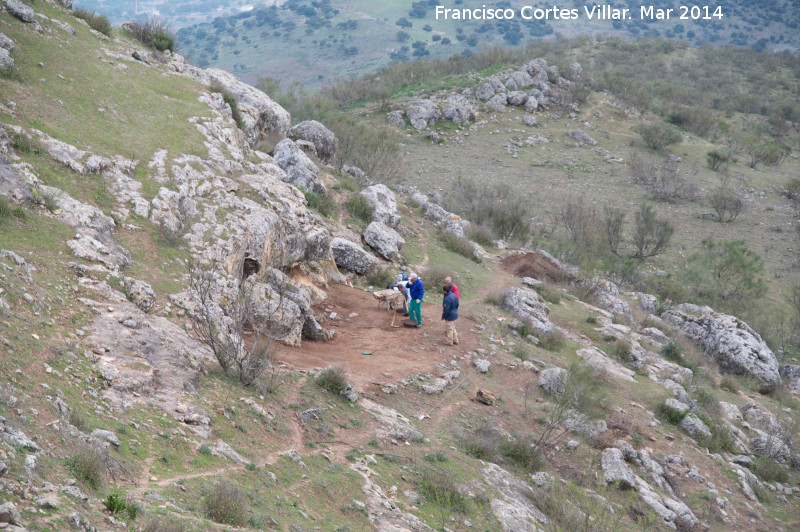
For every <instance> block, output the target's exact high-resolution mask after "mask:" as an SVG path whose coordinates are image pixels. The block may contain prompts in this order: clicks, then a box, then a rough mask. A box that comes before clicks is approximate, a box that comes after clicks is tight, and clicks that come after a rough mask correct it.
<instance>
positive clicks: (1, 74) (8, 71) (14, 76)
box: [0, 65, 22, 83]
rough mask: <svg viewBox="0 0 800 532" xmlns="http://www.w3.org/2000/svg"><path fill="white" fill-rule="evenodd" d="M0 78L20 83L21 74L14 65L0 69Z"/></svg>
mask: <svg viewBox="0 0 800 532" xmlns="http://www.w3.org/2000/svg"><path fill="white" fill-rule="evenodd" d="M0 78H3V79H9V80H11V81H16V82H18V83H22V74H21V73H20V71H19V69H18V68H17V67H16V65H13V66H9V67H5V68H0Z"/></svg>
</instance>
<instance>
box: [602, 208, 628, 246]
mask: <svg viewBox="0 0 800 532" xmlns="http://www.w3.org/2000/svg"><path fill="white" fill-rule="evenodd" d="M624 224H625V213H624V212H622V211H621V210H619V209H617V208H616V207H606V209H605V216H604V217H603V229H604V232H605V236H606V243H607V244H608V247H609V249H610V250H611V253H613V254H614V255H618V251H617V250H618V249H619V245H620V244H621V243H622V229H623V226H624Z"/></svg>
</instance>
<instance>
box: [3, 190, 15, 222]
mask: <svg viewBox="0 0 800 532" xmlns="http://www.w3.org/2000/svg"><path fill="white" fill-rule="evenodd" d="M13 211H14V209H13V208H12V207H11V202H10V201H8V198H6V197H5V196H0V222H2V221H3V220H4V219H6V218H10V217H11V213H12V212H13Z"/></svg>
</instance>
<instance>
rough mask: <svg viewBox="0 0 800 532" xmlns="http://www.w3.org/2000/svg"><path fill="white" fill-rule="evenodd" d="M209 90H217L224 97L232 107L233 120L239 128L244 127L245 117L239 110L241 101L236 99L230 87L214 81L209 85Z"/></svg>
mask: <svg viewBox="0 0 800 532" xmlns="http://www.w3.org/2000/svg"><path fill="white" fill-rule="evenodd" d="M208 90H209V92H215V93H218V94H221V95H222V99H223V100H224V101H225V103H227V104H228V107H230V108H231V117H232V118H233V121H234V122H236V125H237V126H238V127H239V129H244V126H245V124H244V118H243V117H242V112H241V111H239V102H238V101H237V100H236V96H234V95H233V94H231V92H230V91H228V89H226V88H225V87H223V86H222V84H220V83H216V82H215V83H212V84H211V85H209V87H208Z"/></svg>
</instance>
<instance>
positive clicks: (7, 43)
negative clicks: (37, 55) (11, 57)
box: [0, 32, 14, 52]
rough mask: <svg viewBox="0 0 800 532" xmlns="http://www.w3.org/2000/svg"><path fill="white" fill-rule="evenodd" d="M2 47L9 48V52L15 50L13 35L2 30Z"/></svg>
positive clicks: (0, 40)
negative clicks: (10, 35) (8, 34)
mask: <svg viewBox="0 0 800 532" xmlns="http://www.w3.org/2000/svg"><path fill="white" fill-rule="evenodd" d="M0 48H3V49H5V50H8V51H9V52H13V51H14V40H13V39H11V37H9V36H7V35H6V34H5V33H2V32H0Z"/></svg>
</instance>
